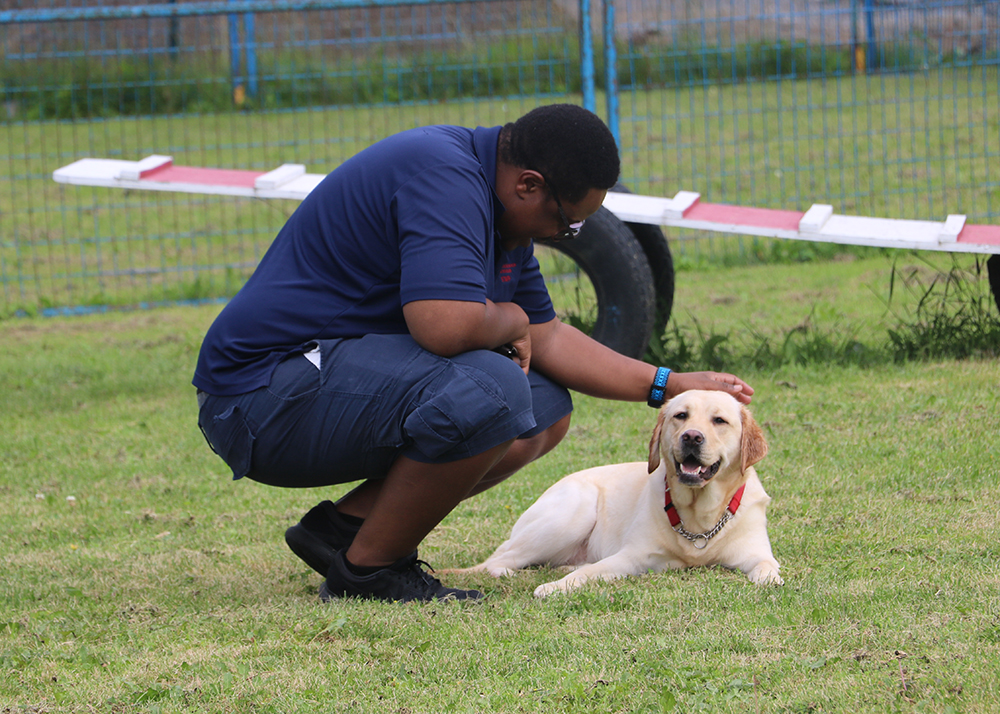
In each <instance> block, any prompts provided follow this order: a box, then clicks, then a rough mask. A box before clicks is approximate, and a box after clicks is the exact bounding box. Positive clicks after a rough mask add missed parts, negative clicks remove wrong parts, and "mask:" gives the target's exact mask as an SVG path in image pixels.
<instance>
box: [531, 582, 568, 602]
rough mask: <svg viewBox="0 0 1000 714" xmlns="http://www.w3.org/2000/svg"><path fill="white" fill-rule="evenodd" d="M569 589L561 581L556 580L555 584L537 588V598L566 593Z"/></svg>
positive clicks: (546, 584)
mask: <svg viewBox="0 0 1000 714" xmlns="http://www.w3.org/2000/svg"><path fill="white" fill-rule="evenodd" d="M567 589H568V588H566V587H565V586H564V584H563V582H562V581H561V580H556V581H555V582H552V583H545V584H544V585H539V586H538V587H537V588H535V597H537V598H543V597H548V596H549V595H555V594H557V593H565V592H566V590H567Z"/></svg>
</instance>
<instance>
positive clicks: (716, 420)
mask: <svg viewBox="0 0 1000 714" xmlns="http://www.w3.org/2000/svg"><path fill="white" fill-rule="evenodd" d="M712 423H713V424H728V423H729V422H728V421H726V420H725V419H723V418H722V417H715V418H714V419H712Z"/></svg>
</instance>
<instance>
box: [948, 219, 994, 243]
mask: <svg viewBox="0 0 1000 714" xmlns="http://www.w3.org/2000/svg"><path fill="white" fill-rule="evenodd" d="M958 242H959V243H975V244H977V245H1000V226H981V225H969V224H966V225H965V228H963V229H962V232H961V233H959V234H958Z"/></svg>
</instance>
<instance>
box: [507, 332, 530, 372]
mask: <svg viewBox="0 0 1000 714" xmlns="http://www.w3.org/2000/svg"><path fill="white" fill-rule="evenodd" d="M510 345H511V347H513V348H514V349H515V350H517V357H515V358H514V361H515V362H517V363H518V364H520V365H521V369H522V370H523V371H524V373H525V374H527V373H528V365H530V364H531V334H530V333H528V332H525V333H524V336H523V337H519V338H518V339H516V340H514V341H512V342H511V343H510Z"/></svg>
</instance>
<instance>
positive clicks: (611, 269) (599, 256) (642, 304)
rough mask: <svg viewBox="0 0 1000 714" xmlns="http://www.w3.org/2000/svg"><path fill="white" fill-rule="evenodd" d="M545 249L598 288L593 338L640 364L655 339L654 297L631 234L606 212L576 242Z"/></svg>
mask: <svg viewBox="0 0 1000 714" xmlns="http://www.w3.org/2000/svg"><path fill="white" fill-rule="evenodd" d="M546 245H549V246H551V247H553V248H556V249H557V250H559V251H560V252H562V253H565V254H566V255H568V256H569V257H570V258H571V259H572V260H573V262H575V263H576V264H577V265H578V266H579V267H580V269H581V270H583V272H584V273H586V274H587V277H588V278H590V282H591V283H593V285H594V292H595V293H596V295H597V321H596V322H595V324H594V330H593V332H592V333H591V336H592V337H593V338H594V339H595V340H597V341H598V342H600V343H601V344H604V345H607V346H608V347H610V348H611V349H613V350H615V351H616V352H619V353H621V354H623V355H627V356H629V357H635V358H636V359H641V358H642V356H643V354H644V353H645V352H646V348H647V347H648V346H649V338H650V337H651V336H652V334H653V325H654V322H655V318H656V294H655V290H654V284H653V274H652V272H651V271H650V269H649V261H648V260H647V259H646V253H645V251H644V250H643V248H642V245H641V244H640V243H639V241H638V240H637V239H636V237H635V235H634V234H633V232H632V231H631V230H629V228H628V226H626V225H625V224H624V223H623V222H622V221H620V220H619V219H618V217H617V216H615V215H614V214H613V213H612V212H611V211H609V210H608V209H606V208H603V207H602V208H601V209H599V210H598V211H597V213H595V214H594V215H592V216H591V217H590V218H588V219H587V222H586V223H585V224H584V226H583V230H582V231H580V235H578V236H577V237H576V238H574V239H572V240H566V241H560V242H558V243H548V244H546Z"/></svg>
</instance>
